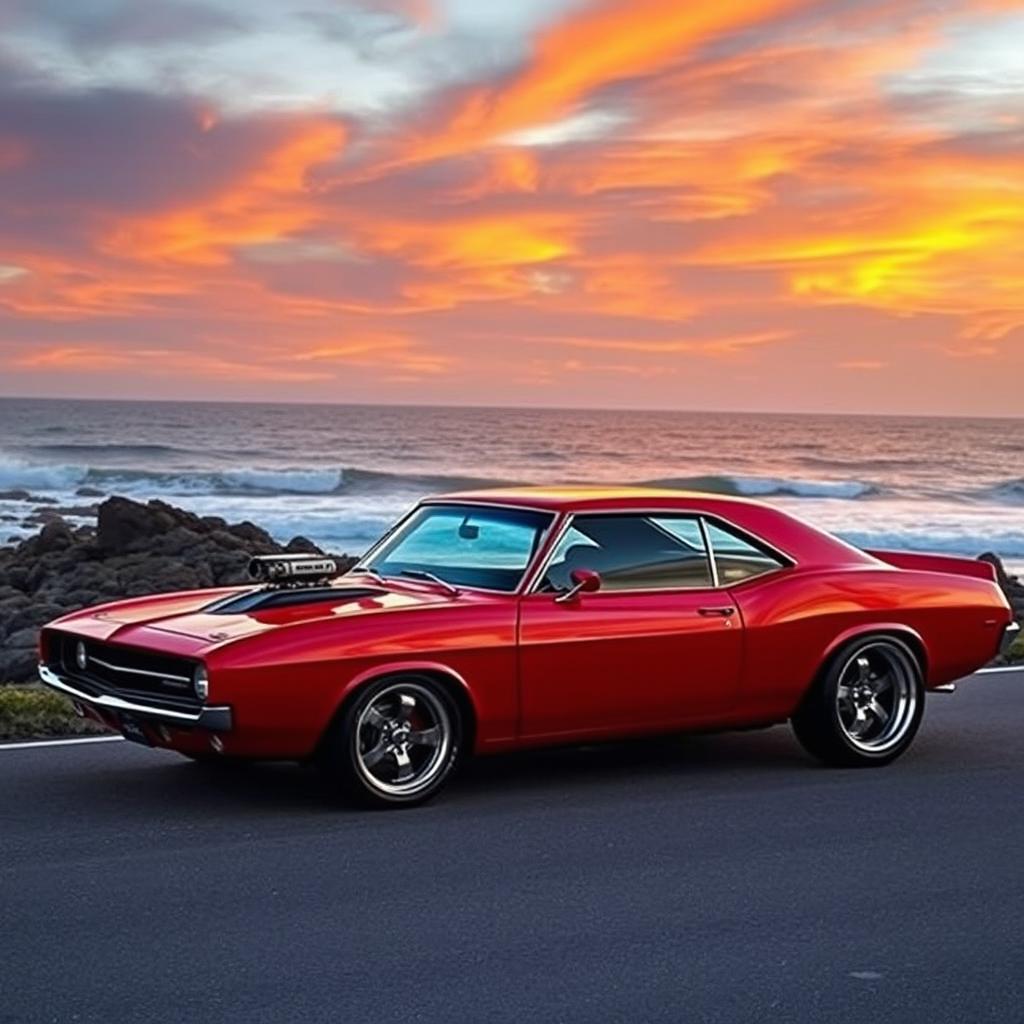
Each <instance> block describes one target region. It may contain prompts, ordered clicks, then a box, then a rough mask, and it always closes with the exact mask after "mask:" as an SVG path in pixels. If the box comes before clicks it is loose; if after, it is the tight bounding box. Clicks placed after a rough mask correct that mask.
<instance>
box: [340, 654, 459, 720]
mask: <svg viewBox="0 0 1024 1024" xmlns="http://www.w3.org/2000/svg"><path fill="white" fill-rule="evenodd" d="M417 672H419V673H424V672H426V673H431V674H434V675H443V676H445V677H447V678H448V679H450V680H451V681H452V682H453V683H455V684H456V685H457V686H458V688H459V691H460V692H461V694H462V696H463V697H464V698H465V701H466V704H467V705H468V706H469V707H470V708H471V709H472V712H473V717H474V719H478V718H479V709H478V708H477V703H476V700H475V699H474V697H473V692H472V690H470V687H469V684H468V683H467V682H466V680H465V679H464V678H463V677H462V676H461V675H460V674H459V673H458V672H456V671H455V669H453V668H452V667H451V666H450V665H445V664H443V663H442V662H439V661H409V660H404V659H403V660H401V661H389V662H385V663H384V664H383V665H374V666H373V667H372V668H368V669H365V670H364V671H362V672H360V673H359V674H358V675H355V676H353V677H352V678H351V679H350V680H349V681H348V683H347V684H346V686H345V688H344V690H342V693H341V696H340V697H339V699H338V702H337V703H336V704H335V706H334V712H333V715H332V718H333V717H334V716H336V715H337V714H338V711H339V709H340V708H341V707H343V706H344V704H345V702H346V701H347V700H348V699H349V698H350V697H351V696H352V695H353V694H354V693H356V691H358V690H359V689H361V688H362V687H363V686H365V685H366V684H367V683H371V682H373V681H374V680H376V679H383V678H384V677H386V676H395V675H406V674H408V673H417Z"/></svg>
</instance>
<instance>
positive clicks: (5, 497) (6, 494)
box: [0, 488, 37, 501]
mask: <svg viewBox="0 0 1024 1024" xmlns="http://www.w3.org/2000/svg"><path fill="white" fill-rule="evenodd" d="M35 500H37V499H35V498H33V497H32V495H31V494H29V492H28V491H23V490H21V489H20V488H15V489H14V490H10V491H0V501H35Z"/></svg>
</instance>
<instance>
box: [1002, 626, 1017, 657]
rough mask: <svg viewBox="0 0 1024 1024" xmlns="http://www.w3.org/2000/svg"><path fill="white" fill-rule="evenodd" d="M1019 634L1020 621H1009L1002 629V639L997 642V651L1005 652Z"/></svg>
mask: <svg viewBox="0 0 1024 1024" xmlns="http://www.w3.org/2000/svg"><path fill="white" fill-rule="evenodd" d="M1018 636H1020V623H1019V622H1011V623H1010V624H1009V625H1008V626H1007V627H1006V628H1005V629H1004V630H1003V639H1002V640H1000V642H999V653H1000V654H1006V652H1007V651H1008V650H1009V649H1010V648H1011V647H1012V646H1013V642H1014V641H1015V640H1016V639H1017V637H1018Z"/></svg>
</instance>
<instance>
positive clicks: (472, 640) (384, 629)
mask: <svg viewBox="0 0 1024 1024" xmlns="http://www.w3.org/2000/svg"><path fill="white" fill-rule="evenodd" d="M515 621H516V608H515V603H514V601H512V600H502V599H494V600H488V599H477V600H473V603H469V601H468V600H467V602H466V603H461V602H460V603H457V604H452V605H439V606H435V607H421V608H416V609H413V610H403V611H400V612H380V613H375V614H367V615H360V616H357V617H353V618H349V619H337V620H333V621H332V620H328V621H324V620H319V621H316V622H308V623H304V624H301V625H296V626H291V627H288V628H283V629H278V630H274V631H271V632H268V633H266V634H263V635H259V636H256V637H250V638H247V639H243V640H240V641H238V642H236V643H228V644H225V645H223V646H221V647H219V648H217V649H215V650H214V651H212V652H210V653H209V654H208V655H207V663H208V665H209V668H210V699H211V702H215V703H225V704H231V705H232V706H233V708H234V713H235V723H236V729H235V742H237V743H238V744H241V745H244V749H237V750H236V749H232V750H231V751H230V752H231V753H238V754H245V755H248V756H271V755H273V756H280V757H291V756H294V757H303V756H306V755H308V754H310V753H312V751H313V750H314V749H315V747H316V745H317V743H318V742H319V739H320V737H321V735H322V734H323V731H324V729H325V728H326V727H327V725H328V723H329V722H330V721H331V719H332V717H333V716H334V714H335V712H336V711H337V709H338V708H339V707H340V705H341V704H342V702H343V701H344V700H345V698H346V697H347V696H348V695H349V694H351V693H352V692H353V691H354V689H356V688H357V687H359V686H360V685H361V684H363V683H365V682H367V681H368V680H369V679H372V678H375V677H378V676H380V675H383V674H388V673H390V672H398V671H417V670H418V671H424V670H427V671H429V670H430V669H443V670H445V671H446V672H447V673H448V674H453V673H454V675H455V676H457V677H458V678H459V679H461V680H462V681H463V682H464V689H465V692H466V694H467V696H468V697H469V699H470V702H471V704H472V706H473V707H474V710H475V716H476V719H477V723H478V728H477V734H476V745H477V747H478V748H480V747H487V746H491V745H495V744H498V745H500V744H501V742H502V741H510V740H511V739H512V738H513V737H514V735H515V730H516V725H517V722H518V714H519V702H518V687H517V679H516V659H515Z"/></svg>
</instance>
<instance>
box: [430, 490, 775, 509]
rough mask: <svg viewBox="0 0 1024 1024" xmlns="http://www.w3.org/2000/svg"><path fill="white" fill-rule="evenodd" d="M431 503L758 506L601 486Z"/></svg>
mask: <svg viewBox="0 0 1024 1024" xmlns="http://www.w3.org/2000/svg"><path fill="white" fill-rule="evenodd" d="M427 500H428V501H432V502H436V501H471V502H483V503H487V504H493V505H515V506H522V507H523V508H539V509H545V510H550V511H555V512H582V511H586V510H594V509H603V510H606V509H611V508H637V507H640V506H644V505H647V506H654V507H657V508H684V507H686V508H692V507H693V506H694V505H695V504H700V505H701V506H705V505H707V504H708V503H712V504H717V503H722V504H734V503H740V504H747V505H757V504H759V503H758V502H751V501H746V500H745V499H743V498H737V497H733V496H731V495H721V494H713V493H710V492H707V491H682V490H676V489H673V488H665V487H602V486H600V485H596V486H595V485H591V486H584V485H566V486H546V485H538V486H528V487H527V486H524V487H493V488H487V489H484V490H474V491H459V492H456V493H454V494H441V495H435V496H434V497H432V498H428V499H427Z"/></svg>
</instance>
